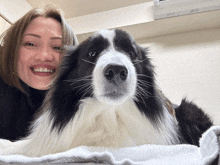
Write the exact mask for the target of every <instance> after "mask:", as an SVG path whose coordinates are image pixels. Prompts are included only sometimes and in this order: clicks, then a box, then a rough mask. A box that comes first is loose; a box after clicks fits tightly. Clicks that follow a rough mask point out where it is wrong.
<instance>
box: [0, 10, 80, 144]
mask: <svg viewBox="0 0 220 165" xmlns="http://www.w3.org/2000/svg"><path fill="white" fill-rule="evenodd" d="M0 41H1V42H2V43H1V45H2V46H3V47H2V48H1V52H0V53H1V55H0V76H1V77H0V138H5V139H9V140H16V139H19V138H21V137H24V136H26V135H27V131H28V128H29V125H30V123H31V122H32V121H33V119H34V115H35V113H36V111H37V109H38V108H39V107H40V106H41V104H42V101H43V99H44V96H45V93H46V91H47V90H48V89H49V88H50V87H49V85H50V83H51V81H52V80H53V78H54V76H55V75H56V72H57V70H58V69H57V68H58V65H59V64H60V62H61V61H62V57H63V53H64V52H63V49H62V47H63V45H70V46H71V45H76V44H77V39H76V36H75V34H74V33H73V31H72V29H71V28H70V26H69V25H68V24H67V23H66V21H65V20H64V17H63V15H62V12H61V11H60V10H58V9H56V8H54V7H51V6H47V7H45V8H44V9H33V10H31V11H29V12H28V13H27V14H26V15H24V16H23V17H22V18H21V19H19V20H18V21H17V22H15V23H14V24H13V25H12V26H11V27H10V28H9V29H8V30H7V31H5V33H3V34H2V35H1V37H0Z"/></svg>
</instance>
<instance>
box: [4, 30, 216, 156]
mask: <svg viewBox="0 0 220 165" xmlns="http://www.w3.org/2000/svg"><path fill="white" fill-rule="evenodd" d="M175 114H176V115H173V114H171V113H170V112H169V111H168V106H166V102H165V99H164V98H163V97H161V95H160V93H159V92H158V90H157V86H156V84H155V80H154V71H153V66H152V65H151V62H150V59H149V58H148V57H147V50H146V49H144V48H141V47H140V46H138V45H137V44H136V42H135V41H134V39H133V38H132V37H131V36H130V35H129V34H127V33H126V32H124V31H122V30H118V29H116V30H101V31H99V32H97V33H95V34H93V35H92V36H91V37H89V38H88V39H87V40H86V41H84V42H82V43H81V44H80V45H79V46H78V47H76V48H74V49H72V50H70V51H69V53H67V54H66V56H65V58H64V61H63V63H62V65H61V67H60V70H59V73H58V75H57V77H56V78H55V80H54V81H53V83H52V87H51V90H50V91H49V92H48V94H47V96H46V99H45V101H44V104H43V105H42V107H41V109H40V113H39V114H38V116H37V118H36V120H35V121H34V122H33V125H32V128H31V131H30V135H29V136H28V137H27V138H25V139H22V140H20V141H17V142H14V143H10V144H9V142H8V143H4V142H5V141H4V140H1V141H0V148H1V149H0V153H1V154H23V155H27V156H41V155H46V154H52V153H57V152H62V151H66V150H69V149H71V148H74V147H78V146H81V145H85V146H100V147H130V146H138V145H143V144H159V145H169V144H181V143H189V144H195V145H198V141H199V138H200V136H201V134H202V133H203V132H204V131H205V130H207V129H208V128H209V127H210V126H211V125H212V122H211V121H210V119H209V117H208V116H207V115H205V114H204V113H203V112H202V110H200V109H199V108H198V107H197V106H195V105H194V104H192V103H188V102H186V101H185V100H183V101H182V104H181V105H180V106H179V107H178V108H177V109H176V112H175Z"/></svg>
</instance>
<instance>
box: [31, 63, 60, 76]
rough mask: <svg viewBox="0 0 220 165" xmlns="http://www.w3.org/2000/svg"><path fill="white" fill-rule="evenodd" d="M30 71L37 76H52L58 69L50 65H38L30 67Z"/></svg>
mask: <svg viewBox="0 0 220 165" xmlns="http://www.w3.org/2000/svg"><path fill="white" fill-rule="evenodd" d="M30 69H31V71H32V73H33V74H35V75H37V76H51V75H52V74H54V73H55V72H56V67H54V66H50V65H36V66H32V67H30Z"/></svg>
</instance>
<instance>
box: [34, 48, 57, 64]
mask: <svg viewBox="0 0 220 165" xmlns="http://www.w3.org/2000/svg"><path fill="white" fill-rule="evenodd" d="M35 59H36V60H38V61H42V62H48V61H53V60H54V55H53V51H52V50H51V48H50V47H49V46H42V47H41V48H40V49H39V51H38V52H37V54H36V56H35Z"/></svg>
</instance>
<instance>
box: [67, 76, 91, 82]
mask: <svg viewBox="0 0 220 165" xmlns="http://www.w3.org/2000/svg"><path fill="white" fill-rule="evenodd" d="M91 78H92V76H91V75H90V76H84V77H80V78H76V79H70V80H63V81H66V82H75V81H76V82H78V81H83V80H91Z"/></svg>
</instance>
